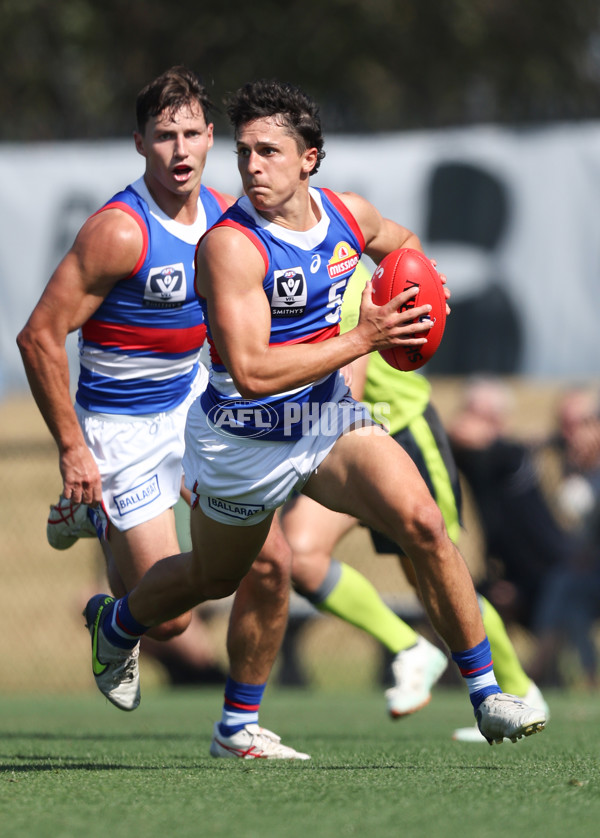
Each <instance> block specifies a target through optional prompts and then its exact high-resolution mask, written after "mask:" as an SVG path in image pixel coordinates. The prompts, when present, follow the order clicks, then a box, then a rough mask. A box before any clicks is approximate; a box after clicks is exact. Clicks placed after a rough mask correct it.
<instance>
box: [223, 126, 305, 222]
mask: <svg viewBox="0 0 600 838" xmlns="http://www.w3.org/2000/svg"><path fill="white" fill-rule="evenodd" d="M316 154H317V152H316V149H307V150H306V151H304V152H302V153H301V152H300V151H299V150H298V145H297V143H296V140H295V138H294V137H292V136H290V134H289V133H288V132H287V130H286V129H285V128H284V127H283V126H282V125H280V124H278V122H277V120H276V119H275V118H274V117H265V118H263V119H256V120H254V121H253V122H249V123H247V124H246V125H243V126H242V127H241V128H240V130H239V132H238V137H237V156H238V169H239V171H240V175H241V176H242V185H243V187H244V192H245V193H246V195H247V196H248V198H249V199H250V201H251V202H252V204H253V206H254V207H255V208H256V209H257V210H258V211H259V212H260V213H262V214H263V215H266V216H275V215H279V214H281V213H282V212H285V207H286V205H287V204H288V203H289V202H291V201H293V198H294V196H295V195H296V193H297V192H298V190H299V188H300V187H301V185H302V184H305V183H306V182H307V181H308V176H309V174H310V172H311V171H312V169H313V168H314V165H315V162H316Z"/></svg>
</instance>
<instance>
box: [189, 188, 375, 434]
mask: <svg viewBox="0 0 600 838" xmlns="http://www.w3.org/2000/svg"><path fill="white" fill-rule="evenodd" d="M310 194H311V197H312V199H313V200H314V201H315V202H316V204H317V205H318V207H319V209H320V220H319V222H318V223H317V224H316V225H315V226H314V227H312V228H311V229H310V230H306V231H302V232H298V231H294V230H288V229H287V228H285V227H282V226H280V225H278V224H272V223H270V222H268V221H266V220H265V219H264V218H263V217H262V216H261V215H260V214H259V213H257V212H256V211H255V210H254V208H253V207H252V204H251V203H250V201H249V200H248V198H246V197H243V198H240V200H239V201H237V202H236V203H235V204H234V205H233V206H232V207H230V208H229V209H228V210H227V212H225V213H224V215H223V217H222V218H221V220H220V221H219V223H218V226H229V227H233V228H235V229H238V230H239V231H240V232H242V233H243V234H244V235H246V236H247V237H248V238H249V239H250V241H252V242H253V244H254V245H255V246H256V247H257V249H258V251H259V252H260V254H261V255H262V258H263V261H264V265H265V276H264V280H263V288H264V292H265V294H266V296H267V299H268V300H269V305H270V308H271V334H270V339H269V342H270V344H271V345H283V344H286V343H287V344H289V343H314V342H317V341H322V340H326V339H327V338H330V337H334V336H335V335H337V334H338V333H339V330H340V325H339V324H340V311H341V304H342V298H343V294H344V291H345V289H346V285H347V284H348V280H349V279H350V277H351V276H352V274H353V273H354V270H355V268H356V265H357V264H358V262H359V259H360V256H361V253H362V251H363V249H364V238H363V235H362V232H361V230H360V228H359V226H358V224H357V222H356V220H355V218H354V217H353V216H352V214H351V213H350V212H349V210H348V209H347V208H346V206H345V205H344V204H343V203H342V201H340V199H339V198H338V197H337V196H336V195H335V193H333V192H331V191H330V190H327V189H315V188H312V187H311V189H310ZM200 303H201V305H202V308H203V311H204V316H205V320H206V323H207V335H208V340H209V344H210V348H211V361H212V371H211V379H210V383H209V386H208V388H207V390H206V392H205V394H204V395H203V396H202V404H203V407H204V409H205V410H206V412H207V413H209V412H210V411H211V409H212V413H213V414H214V412H215V410H216V409H218V407H219V405H225V404H227V406H228V409H230V408H231V409H232V410H233V409H234V408H235V404H236V398H237V399H239V405H240V408H241V409H240V411H239V415H240V416H244V410H243V407H244V404H245V400H243V399H241V397H240V394H239V393H237V391H236V390H235V389H234V385H233V382H232V381H231V378H230V377H229V374H228V372H227V370H226V369H225V366H224V365H223V363H222V361H221V359H220V358H219V356H218V352H217V351H216V348H215V346H214V343H213V341H212V336H211V332H210V323H209V322H208V318H207V312H206V300H204V299H203V298H202V297H201V298H200ZM336 379H337V373H334V374H332V375H330V376H327V377H326V378H325V379H324V380H322V381H319V382H315V383H314V384H312V385H310V386H309V387H305V388H302V389H300V390H298V391H293V393H289V392H288V393H282V394H278V395H277V396H273V397H270V398H267V399H261V405H264V406H265V409H266V411H267V413H268V414H269V416H271V417H273V416H274V415H275V414H277V415H278V416H279V422H277V423H275V424H274V425H273V427H270V428H269V430H268V431H265V432H264V433H263V432H260V433H256V430H257V429H256V428H255V427H254V424H253V421H254V420H253V418H252V412H251V411H249V415H248V417H245V418H244V419H243V422H242V424H241V425H240V426H239V427H237V426H236V423H233V424H232V428H231V431H232V433H235V434H238V435H240V436H261V437H262V438H264V439H270V440H273V439H288V440H289V439H294V438H298V436H300V435H301V429H300V427H297V428H290V427H289V422H286V423H285V427H284V421H283V417H284V413H285V415H286V416H289V410H288V411H285V405H286V404H288V405H289V402H290V400H291V399H293V402H294V403H295V404H297V405H302V404H309V403H310V404H314V403H323V402H326V401H327V400H328V398H329V396H330V395H331V393H332V391H333V387H334V384H335V381H336ZM271 424H273V423H271ZM228 430H229V428H228Z"/></svg>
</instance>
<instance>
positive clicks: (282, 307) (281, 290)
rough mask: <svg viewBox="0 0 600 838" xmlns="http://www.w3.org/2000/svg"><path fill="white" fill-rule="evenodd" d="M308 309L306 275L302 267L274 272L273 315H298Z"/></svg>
mask: <svg viewBox="0 0 600 838" xmlns="http://www.w3.org/2000/svg"><path fill="white" fill-rule="evenodd" d="M305 309H306V277H305V276H304V271H303V270H302V268H300V267H298V268H287V269H286V270H285V271H274V272H273V295H272V297H271V316H272V317H297V316H298V315H301V314H304V310H305Z"/></svg>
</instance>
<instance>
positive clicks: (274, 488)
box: [183, 375, 374, 527]
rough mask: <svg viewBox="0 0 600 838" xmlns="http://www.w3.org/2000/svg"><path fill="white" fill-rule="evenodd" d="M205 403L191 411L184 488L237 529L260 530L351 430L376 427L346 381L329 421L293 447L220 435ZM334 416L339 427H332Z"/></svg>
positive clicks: (341, 383)
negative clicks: (204, 408) (353, 395)
mask: <svg viewBox="0 0 600 838" xmlns="http://www.w3.org/2000/svg"><path fill="white" fill-rule="evenodd" d="M200 402H201V400H200V399H198V400H197V401H196V402H195V403H194V404H193V405H192V407H191V409H190V411H189V413H188V418H187V423H186V429H185V454H184V457H183V469H184V472H185V485H186V487H187V488H188V489H190V490H191V491H192V500H193V501H194V502H196V500H197V501H198V503H199V504H200V508H201V509H202V511H203V512H204V513H205V514H206V515H208V517H209V518H213V519H214V520H215V521H220V522H222V523H224V524H231V525H233V526H238V527H240V526H252V525H254V524H258V523H259V522H260V521H262V520H264V519H265V518H266V517H267V516H268V515H269V514H270V513H271V512H272V511H273V510H275V509H277V508H278V507H279V506H281V505H282V504H284V503H285V501H286V500H287V498H288V497H289V496H290V494H291V493H292V492H293V491H299V490H300V489H301V488H302V487H303V486H304V484H305V483H306V481H307V480H308V478H309V477H310V476H311V474H312V473H313V472H314V471H315V470H316V469H317V467H318V466H319V465H320V464H321V463H322V462H323V460H324V459H325V457H326V456H327V454H329V452H330V451H331V449H332V448H333V446H334V445H335V443H336V441H337V440H338V439H339V437H340V436H341V435H342V434H343V433H344V432H345V431H347V430H348V429H349V428H350V427H352V426H354V425H356V424H357V423H358V424H360V425H362V426H365V425H372V424H374V423H373V420H372V419H371V417H370V415H369V412H368V410H367V408H366V406H365V405H363V404H360V403H359V402H356V401H354V399H352V397H351V395H350V391H349V390H348V387H347V386H346V384H345V383H344V379H343V377H342V376H341V375H340V377H339V379H338V382H337V384H336V386H335V389H334V391H333V394H332V396H331V402H329V403H328V405H327V407H328V408H329V410H328V411H327V415H326V417H325V418H324V419H323V420H322V421H321V422H320V423H319V426H318V427H317V428H315V429H311V431H310V433H307V434H305V435H304V436H302V437H301V438H300V439H298V440H293V441H290V442H278V441H277V442H270V441H267V440H261V439H252V438H248V437H239V436H234V435H233V434H230V433H227V432H226V431H223V429H218V430H217V429H215V427H214V425H212V424H211V423H210V422H209V421H208V419H207V417H206V414H205V412H204V410H203V409H202V405H201V403H200ZM332 410H334V411H335V413H336V417H337V420H338V421H337V422H335V421H333V422H332V415H331V411H332ZM332 425H333V426H334V430H333V431H332Z"/></svg>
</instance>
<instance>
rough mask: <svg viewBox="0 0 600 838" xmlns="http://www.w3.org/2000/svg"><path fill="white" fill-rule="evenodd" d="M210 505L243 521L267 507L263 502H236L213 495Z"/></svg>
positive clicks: (209, 500) (209, 499) (209, 501)
mask: <svg viewBox="0 0 600 838" xmlns="http://www.w3.org/2000/svg"><path fill="white" fill-rule="evenodd" d="M208 506H209V508H210V509H214V510H215V512H220V513H221V514H222V515H227V517H228V518H238V519H240V520H241V521H245V520H246V519H247V518H251V517H252V516H253V515H256V513H257V512H262V511H263V510H264V508H265V507H264V504H262V503H235V501H231V500H225V499H224V498H211V497H209V498H208Z"/></svg>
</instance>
